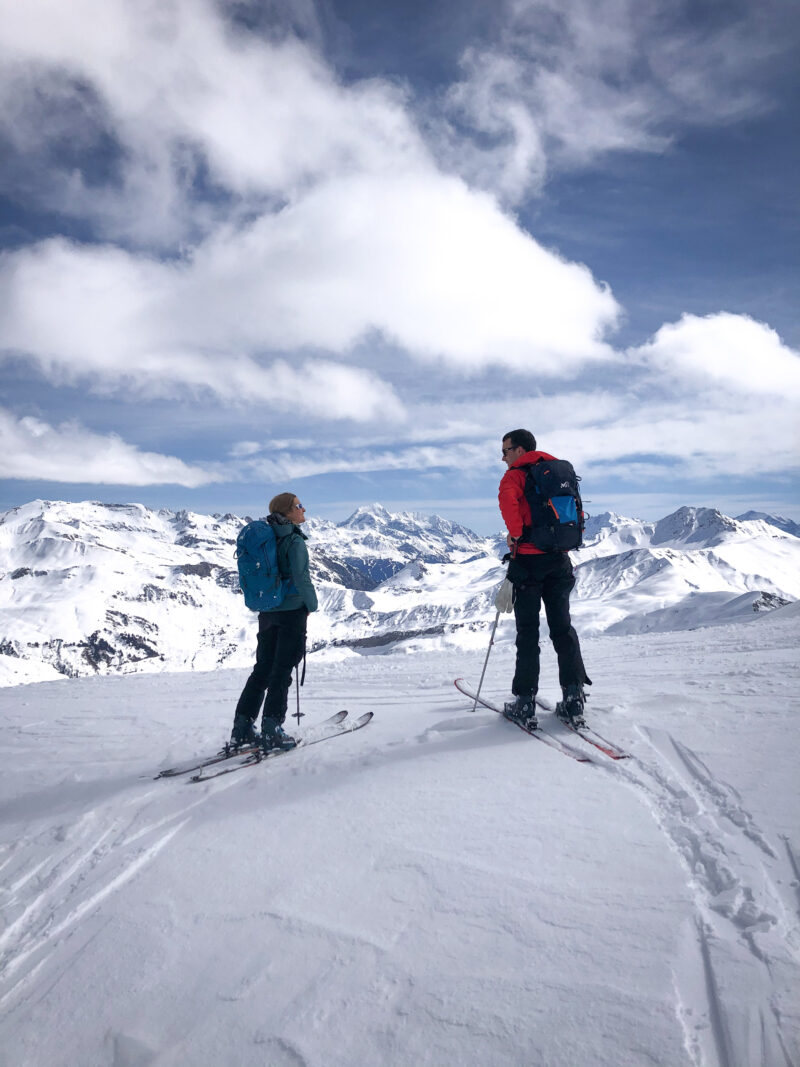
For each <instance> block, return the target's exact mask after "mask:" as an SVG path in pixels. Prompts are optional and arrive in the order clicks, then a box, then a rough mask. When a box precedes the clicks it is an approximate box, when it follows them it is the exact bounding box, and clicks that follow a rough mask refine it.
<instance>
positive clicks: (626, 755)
mask: <svg viewBox="0 0 800 1067" xmlns="http://www.w3.org/2000/svg"><path fill="white" fill-rule="evenodd" d="M536 703H537V704H538V705H539V707H540V708H544V710H545V711H550V712H553V714H554V715H555V712H554V711H553V708H551V707H550V705H549V704H546V703H545V702H544V701H543V700H540V699H539V697H537V698H536ZM556 719H557V721H558V722H560V723H561V725H562V726H563V727H564V729H565V730H569V731H570V733H573V734H577V735H578V737H582V738H583V740H584V741H587V742H588V743H589V744H590V745H594V747H595V748H596V749H599V751H600V752H602V753H604V755H606V756H608V757H609V758H610V759H630V757H631V754H630V752H626V751H625V750H624V749H622V748H620V747H619V745H615V744H614V742H613V741H609V740H608V738H605V737H603V735H602V734H599V733H598V732H597V730H595V729H593V728H592V727H591V726H587V725H586V724H584V725H583V726H573V725H572V723H569V722H564V720H563V719H561V718H559V717H558V716H556Z"/></svg>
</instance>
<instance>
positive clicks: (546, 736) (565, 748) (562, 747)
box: [453, 678, 592, 763]
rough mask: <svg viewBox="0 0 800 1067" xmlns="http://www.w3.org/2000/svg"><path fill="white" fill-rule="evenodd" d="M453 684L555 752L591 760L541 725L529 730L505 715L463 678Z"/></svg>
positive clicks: (580, 759)
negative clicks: (476, 692)
mask: <svg viewBox="0 0 800 1067" xmlns="http://www.w3.org/2000/svg"><path fill="white" fill-rule="evenodd" d="M453 684H454V685H455V687H456V689H457V690H458V691H459V692H460V693H463V694H464V696H465V697H469V698H470V700H476V699H477V701H478V703H479V704H482V705H483V706H484V707H485V708H488V709H489V710H490V711H494V712H496V713H497V714H498V715H502V716H503V718H504V719H506V720H507V721H508V722H513V724H514V725H515V726H518V727H519V728H520V730H522V731H523V733H526V734H528V736H529V737H535V738H536V740H537V741H541V742H542V743H543V744H545V745H548V746H549V747H550V748H552V749H555V751H556V752H560V753H561V754H562V755H564V756H569V757H570V759H574V760H577V761H578V763H591V762H592V761H591V759H590V757H589V756H587V755H585V753H583V752H581V751H580V750H579V749H577V748H573V747H572V745H567V744H565V742H564V741H562V740H561V739H560V738H558V737H555V736H554V735H553V734H551V733H548V732H547V730H544V729H542V728H541V727H537V729H535V730H531V729H530V728H529V727H527V726H525V725H523V724H522V723H521V722H518V721H517V720H516V719H511V718H509V716H508V715H506V713H505V711H503V709H502V708H498V707H497V705H496V704H492V703H491V701H489V700H486V699H485V698H484V697H482V696H476V694H475V693H473V692H472V690H471V689H470V688H469V687H468V686H467V684H466V682H465V681H464V679H463V678H456V680H455V682H454V683H453Z"/></svg>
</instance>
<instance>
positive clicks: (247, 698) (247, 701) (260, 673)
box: [236, 611, 278, 723]
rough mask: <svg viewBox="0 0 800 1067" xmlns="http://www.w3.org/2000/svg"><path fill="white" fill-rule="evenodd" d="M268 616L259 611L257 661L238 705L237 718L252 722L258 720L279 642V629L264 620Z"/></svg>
mask: <svg viewBox="0 0 800 1067" xmlns="http://www.w3.org/2000/svg"><path fill="white" fill-rule="evenodd" d="M266 617H267V613H266V612H263V611H262V612H259V615H258V638H257V644H256V663H255V666H254V667H253V670H252V672H251V674H250V677H249V678H248V679H247V681H246V682H245V684H244V689H243V690H242V693H241V696H240V697H239V702H238V704H237V705H236V718H237V719H238V718H243V719H247V720H248V721H249V722H251V723H252V722H255V721H256V719H257V718H258V714H259V712H260V711H261V704H262V702H263V700H264V694H265V693H266V691H267V685H268V684H269V675H270V671H271V670H272V661H273V659H274V658H275V648H276V646H277V643H278V630H277V628H276V627H273V626H270V625H267V624H266V623H265V622H263V621H262V620H265V619H266Z"/></svg>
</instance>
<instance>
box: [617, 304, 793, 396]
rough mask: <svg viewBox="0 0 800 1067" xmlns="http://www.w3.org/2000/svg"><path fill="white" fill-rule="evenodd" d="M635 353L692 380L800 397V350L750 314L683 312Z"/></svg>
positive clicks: (657, 367) (751, 392)
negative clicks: (789, 346)
mask: <svg viewBox="0 0 800 1067" xmlns="http://www.w3.org/2000/svg"><path fill="white" fill-rule="evenodd" d="M631 355H633V356H636V357H638V358H641V359H643V360H644V361H645V362H646V363H647V364H649V365H650V366H651V367H652V368H653V369H654V370H656V371H657V372H661V373H666V374H669V375H670V376H672V377H677V378H678V379H683V380H685V381H687V382H689V383H695V384H696V383H698V382H699V383H703V384H705V383H713V384H715V385H717V386H719V387H722V388H726V389H731V390H735V391H737V392H742V393H744V394H746V395H750V396H753V397H765V396H775V397H782V398H786V399H793V400H798V399H800V353H798V352H795V351H793V350H792V349H790V348H788V347H787V346H786V345H784V344H783V342H782V341H781V339H780V337H779V336H778V334H777V333H776V332H775V330H773V329H772V328H771V327H769V326H767V325H766V324H765V323H762V322H756V321H755V319H751V318H750V317H749V316H747V315H733V314H730V313H729V312H719V313H718V314H715V315H706V316H704V317H700V316H697V315H683V316H682V318H681V319H680V321H679V322H675V323H667V324H665V325H664V326H662V327H661V329H660V330H659V331H658V332H657V333H656V334H655V336H654V337H653V339H652V341H650V342H649V343H648V344H646V345H643V346H641V347H640V348H638V349H634V350H632V352H631Z"/></svg>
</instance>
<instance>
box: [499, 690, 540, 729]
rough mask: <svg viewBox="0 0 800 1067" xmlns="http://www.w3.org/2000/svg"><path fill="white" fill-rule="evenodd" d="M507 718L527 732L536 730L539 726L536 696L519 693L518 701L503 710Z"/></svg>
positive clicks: (512, 702)
mask: <svg viewBox="0 0 800 1067" xmlns="http://www.w3.org/2000/svg"><path fill="white" fill-rule="evenodd" d="M503 710H504V712H505V715H506V718H509V719H513V720H514V722H518V723H519V724H520V726H524V727H525V729H526V730H535V729H536V728H537V726H538V725H539V720H538V719H537V718H536V694H535V693H519V694H518V695H517V698H516V700H512V701H510V702H509V703H508V704H506V705H505V706H504V708H503Z"/></svg>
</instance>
